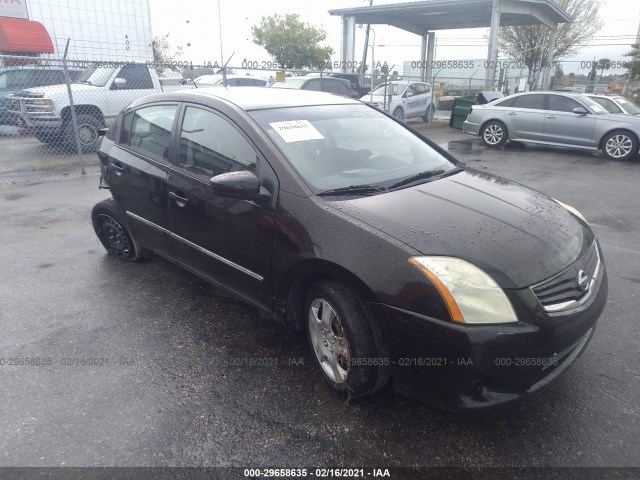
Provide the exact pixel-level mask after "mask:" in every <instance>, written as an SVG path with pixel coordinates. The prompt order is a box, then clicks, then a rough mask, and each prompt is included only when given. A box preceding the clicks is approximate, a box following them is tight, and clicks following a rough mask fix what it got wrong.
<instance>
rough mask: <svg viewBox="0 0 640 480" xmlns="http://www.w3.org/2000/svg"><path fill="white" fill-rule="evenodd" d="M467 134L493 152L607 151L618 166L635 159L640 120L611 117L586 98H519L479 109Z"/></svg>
mask: <svg viewBox="0 0 640 480" xmlns="http://www.w3.org/2000/svg"><path fill="white" fill-rule="evenodd" d="M462 128H463V130H464V131H465V132H466V133H470V134H472V135H479V136H480V137H481V138H482V141H483V142H484V143H485V144H486V145H488V146H490V147H499V146H501V145H504V144H505V143H506V142H507V141H509V140H510V141H517V142H526V143H535V144H540V145H552V146H559V147H574V148H580V149H584V150H602V153H603V154H604V156H605V157H607V158H609V159H615V160H627V159H630V158H633V157H635V156H636V155H637V153H638V145H639V143H638V139H639V138H640V118H638V117H635V116H631V115H622V114H618V115H615V114H610V113H608V112H607V111H606V110H605V109H604V108H603V107H602V106H601V105H600V104H598V103H596V102H595V101H593V100H592V99H590V98H588V97H586V96H584V95H579V94H573V93H560V92H526V93H517V94H515V95H510V96H508V97H505V98H503V99H500V100H499V101H497V102H492V103H488V104H486V105H474V106H473V107H472V110H471V113H469V116H468V117H467V120H466V121H465V122H464V125H463V127H462Z"/></svg>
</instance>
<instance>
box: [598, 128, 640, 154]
mask: <svg viewBox="0 0 640 480" xmlns="http://www.w3.org/2000/svg"><path fill="white" fill-rule="evenodd" d="M614 132H626V133H629V134H631V135H632V136H633V137H634V138H635V140H636V144H637V145H640V136H639V135H638V134H637V133H635V132H634V131H633V130H629V129H628V128H624V127H616V128H612V129H610V130H607V131H606V132H605V133H603V134H602V136H601V137H600V141H599V142H598V148H599V149H600V150H603V149H604V139H605V138H607V137H608V136H609V135H611V134H612V133H614ZM636 153H637V152H636Z"/></svg>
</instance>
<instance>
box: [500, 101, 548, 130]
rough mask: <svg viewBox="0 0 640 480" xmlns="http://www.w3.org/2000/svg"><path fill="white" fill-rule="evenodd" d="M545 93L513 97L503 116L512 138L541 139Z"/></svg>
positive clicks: (544, 111) (544, 113)
mask: <svg viewBox="0 0 640 480" xmlns="http://www.w3.org/2000/svg"><path fill="white" fill-rule="evenodd" d="M546 114H547V111H546V110H545V95H544V94H542V93H532V94H526V95H521V96H519V97H517V98H515V99H514V102H513V104H512V105H511V106H510V107H509V108H507V109H505V112H504V118H505V122H506V124H507V130H508V131H509V138H510V139H512V140H516V139H521V140H541V139H542V132H543V130H544V117H545V115H546Z"/></svg>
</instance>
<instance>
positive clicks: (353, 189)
mask: <svg viewBox="0 0 640 480" xmlns="http://www.w3.org/2000/svg"><path fill="white" fill-rule="evenodd" d="M385 190H386V188H384V187H381V186H380V185H351V186H349V187H340V188H333V189H331V190H325V191H323V192H320V193H319V194H318V195H320V196H326V195H349V194H354V195H357V194H359V193H376V192H384V191H385Z"/></svg>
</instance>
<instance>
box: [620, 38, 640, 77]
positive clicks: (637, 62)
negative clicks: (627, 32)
mask: <svg viewBox="0 0 640 480" xmlns="http://www.w3.org/2000/svg"><path fill="white" fill-rule="evenodd" d="M624 56H625V57H631V58H630V59H629V60H628V61H627V63H628V66H627V69H628V70H629V80H635V79H637V78H638V77H640V44H637V43H636V44H633V45H631V51H630V52H628V53H625V54H624Z"/></svg>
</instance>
